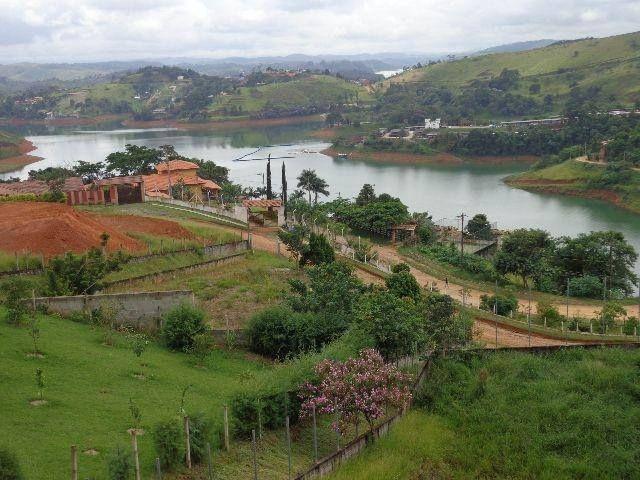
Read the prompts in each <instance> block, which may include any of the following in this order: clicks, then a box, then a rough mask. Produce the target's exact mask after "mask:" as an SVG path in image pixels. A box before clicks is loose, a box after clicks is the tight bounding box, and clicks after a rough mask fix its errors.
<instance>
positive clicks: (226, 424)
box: [224, 325, 229, 452]
mask: <svg viewBox="0 0 640 480" xmlns="http://www.w3.org/2000/svg"><path fill="white" fill-rule="evenodd" d="M228 332H229V326H228V325H227V333H228ZM224 449H225V450H226V451H227V452H228V451H229V407H227V406H226V405H225V406H224Z"/></svg>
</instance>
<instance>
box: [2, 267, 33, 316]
mask: <svg viewBox="0 0 640 480" xmlns="http://www.w3.org/2000/svg"><path fill="white" fill-rule="evenodd" d="M30 289H31V283H30V282H29V281H28V280H25V279H24V278H21V277H14V278H11V279H9V280H7V281H6V282H4V283H3V284H2V290H3V291H4V305H5V307H6V308H7V314H6V317H5V318H6V321H7V323H9V324H10V325H16V326H17V325H20V323H22V318H23V317H24V314H25V313H26V311H27V306H26V304H25V302H24V299H25V298H27V296H28V295H29V290H30Z"/></svg>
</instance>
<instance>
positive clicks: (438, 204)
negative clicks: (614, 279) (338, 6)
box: [4, 123, 640, 272]
mask: <svg viewBox="0 0 640 480" xmlns="http://www.w3.org/2000/svg"><path fill="white" fill-rule="evenodd" d="M318 126H319V125H318V124H313V123H302V124H299V125H288V126H277V127H265V128H252V129H238V130H234V131H202V132H200V131H196V132H194V131H189V132H185V131H181V130H170V129H147V130H137V129H122V128H117V127H115V126H114V127H111V128H108V129H107V128H105V129H103V130H96V129H95V127H93V128H94V130H88V129H85V130H80V129H69V128H50V127H37V128H36V127H33V128H31V129H22V130H20V131H19V133H21V134H23V135H26V136H27V138H28V139H29V140H30V141H32V142H33V143H34V145H35V146H36V147H37V150H36V151H34V152H33V154H34V155H38V156H41V157H43V158H44V160H42V161H40V162H38V163H35V164H32V165H28V166H27V167H25V168H23V169H22V170H20V171H18V172H13V173H11V174H6V175H4V177H8V176H19V177H20V178H26V177H27V174H28V171H29V170H30V169H34V168H44V167H47V166H64V165H71V164H73V163H74V162H76V161H78V160H85V161H89V162H97V161H101V160H104V158H105V157H106V156H107V155H108V154H109V153H111V152H113V151H116V150H122V149H123V148H124V145H125V144H127V143H133V144H137V145H146V146H149V147H158V146H160V145H164V144H172V145H174V146H175V148H176V150H177V151H178V152H179V153H181V154H183V155H185V156H188V157H198V158H204V159H209V160H213V161H215V162H216V163H217V164H220V165H224V166H225V167H228V168H229V169H230V172H231V173H230V177H231V178H232V179H233V180H234V181H236V182H238V183H241V184H243V185H245V186H254V187H257V186H260V185H262V173H263V172H264V170H265V164H266V156H267V154H269V153H270V154H271V156H272V158H275V160H272V162H271V163H272V172H273V184H274V189H275V190H278V189H279V188H280V168H281V164H282V162H283V161H284V162H286V168H287V177H288V179H289V182H288V183H289V189H290V191H291V190H293V188H294V187H295V177H297V176H298V175H299V173H300V172H301V171H302V170H303V169H306V168H311V169H315V170H316V172H317V173H318V175H320V176H321V177H322V178H324V179H325V180H326V181H327V182H328V183H329V186H330V192H331V196H330V197H331V198H334V197H337V196H338V195H341V196H343V197H354V196H355V195H357V193H358V191H359V190H360V187H361V186H362V184H364V183H371V184H374V185H375V189H376V191H377V192H378V193H382V192H387V193H390V194H393V195H397V196H399V197H400V198H401V199H402V200H403V201H404V202H405V203H406V204H407V205H408V206H409V208H410V209H411V210H412V211H428V212H429V213H431V214H432V215H433V217H434V219H436V220H438V219H448V221H449V222H453V221H454V220H453V219H454V217H455V216H456V215H459V214H460V212H463V211H464V212H465V213H466V214H469V215H473V214H475V213H480V212H482V213H486V214H487V215H488V217H489V219H490V220H491V221H492V222H497V224H498V227H500V228H515V227H538V228H543V229H546V230H548V231H549V232H551V233H552V234H553V235H565V234H569V235H576V234H578V233H580V232H589V231H592V230H617V231H621V232H623V233H624V234H625V236H626V237H627V239H628V240H629V241H630V242H631V243H632V244H633V245H634V246H635V247H636V250H638V251H639V252H640V215H636V214H632V213H630V212H627V211H625V210H622V209H620V208H617V207H614V206H612V205H609V204H606V203H604V202H601V201H597V200H588V199H580V198H571V197H563V196H559V195H547V194H545V195H542V194H537V193H530V192H526V191H524V190H519V189H515V188H511V187H509V186H507V185H505V184H504V183H503V182H502V179H503V178H504V177H505V176H507V175H509V174H511V173H515V172H518V171H520V170H522V169H523V167H520V166H517V165H508V166H474V165H463V166H432V165H391V164H381V163H373V162H364V161H354V160H348V159H341V158H331V157H329V156H326V155H323V154H321V153H319V152H320V151H321V150H323V149H324V148H326V147H327V146H328V145H327V144H326V143H324V142H320V141H318V140H314V139H313V138H311V137H310V136H309V133H310V132H311V131H312V130H313V129H315V128H317V127H318ZM260 146H268V147H263V148H262V149H260V150H259V151H258V152H255V151H256V150H257V149H258V148H259V147H260ZM252 152H255V153H252ZM247 154H249V155H248V156H247V157H245V159H246V160H249V161H234V160H235V159H238V158H239V157H242V156H245V155H247ZM277 157H288V158H284V159H282V158H280V159H278V158H277ZM251 159H257V160H251ZM524 168H526V167H524ZM636 270H637V271H638V272H640V266H636Z"/></svg>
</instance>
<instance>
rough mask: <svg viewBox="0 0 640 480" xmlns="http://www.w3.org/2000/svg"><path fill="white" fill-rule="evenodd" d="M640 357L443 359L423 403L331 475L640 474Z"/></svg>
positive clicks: (573, 354) (608, 352)
mask: <svg viewBox="0 0 640 480" xmlns="http://www.w3.org/2000/svg"><path fill="white" fill-rule="evenodd" d="M639 358H640V357H639V354H638V351H637V350H624V349H598V350H580V349H573V350H565V351H559V352H555V353H549V354H538V355H535V354H534V355H531V354H526V353H494V354H490V353H486V354H481V355H468V356H465V355H462V356H460V357H457V358H449V359H440V360H438V361H436V363H435V365H434V367H433V369H432V371H431V373H430V375H429V379H428V381H427V382H426V384H425V385H424V387H423V389H422V390H421V392H420V393H419V395H418V396H417V398H416V403H417V404H418V405H419V407H418V408H417V409H416V410H415V411H414V412H412V413H411V415H409V416H407V417H405V418H404V419H402V420H401V421H400V423H399V424H398V425H396V426H394V428H393V430H392V432H391V433H390V435H389V436H388V437H386V438H384V439H382V440H380V441H379V442H377V443H376V444H375V445H374V446H372V447H370V448H369V449H368V450H367V451H365V452H364V453H363V454H362V455H360V456H359V457H357V458H356V459H354V460H351V461H349V462H347V463H346V464H345V465H344V466H342V467H341V468H340V469H339V470H338V471H337V472H336V473H335V474H333V475H331V476H330V477H329V478H331V479H332V480H338V479H343V478H344V479H347V478H349V479H365V478H366V479H384V478H414V477H415V478H422V477H423V476H426V477H427V478H441V477H443V478H453V479H458V478H470V477H473V478H478V477H498V478H533V477H535V478H567V479H569V478H576V477H584V478H612V479H613V478H624V477H628V478H631V477H635V476H638V475H639V474H640V464H639V463H638V458H637V455H635V451H634V448H635V446H634V440H633V439H634V438H636V437H637V436H638V434H639V432H638V423H637V422H635V421H634V420H633V418H634V417H635V416H637V415H638V413H639V412H638V405H637V402H636V401H635V393H634V389H633V388H632V385H634V384H635V380H634V376H635V371H634V369H635V365H636V364H637V362H638V359H639ZM605 385H606V386H605Z"/></svg>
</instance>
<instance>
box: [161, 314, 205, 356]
mask: <svg viewBox="0 0 640 480" xmlns="http://www.w3.org/2000/svg"><path fill="white" fill-rule="evenodd" d="M204 318H205V315H204V312H203V311H202V310H200V309H199V308H196V307H194V306H192V305H190V304H188V303H182V304H180V305H178V306H177V307H175V308H173V309H172V310H171V311H169V312H168V313H167V314H166V316H165V319H164V325H163V327H162V331H161V335H162V338H163V340H164V342H165V345H166V346H167V347H168V348H170V349H171V350H182V351H183V352H188V351H189V350H190V349H192V348H193V346H194V343H195V337H196V335H198V334H200V333H204V331H205V330H206V327H205V323H204Z"/></svg>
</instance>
